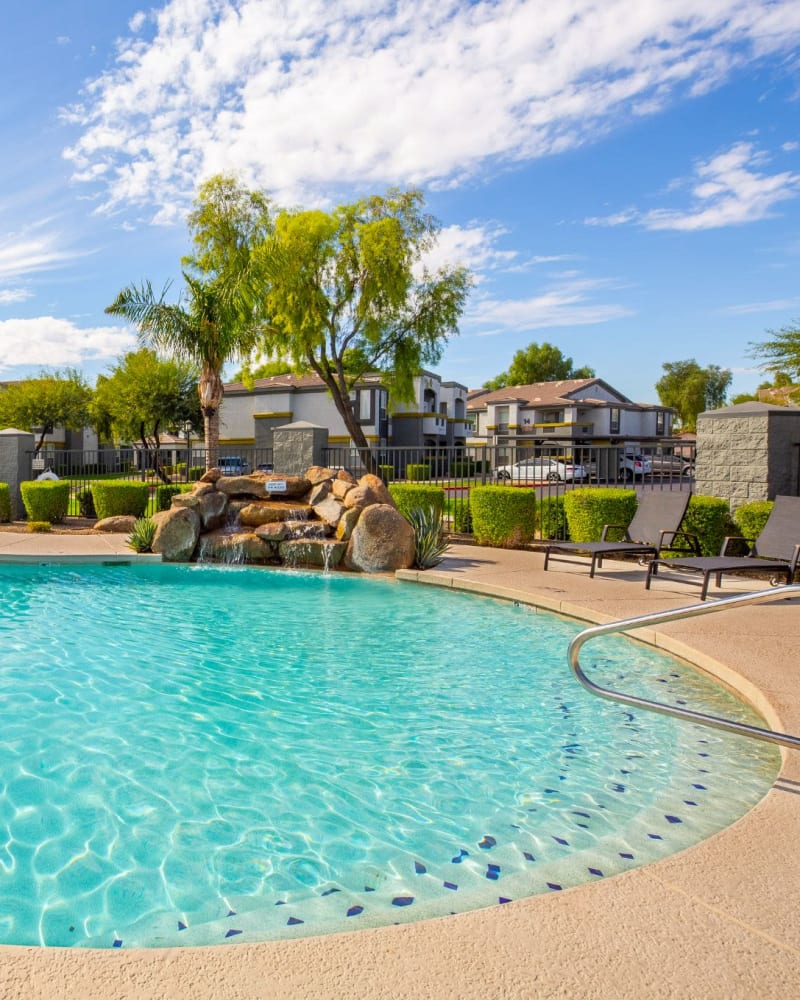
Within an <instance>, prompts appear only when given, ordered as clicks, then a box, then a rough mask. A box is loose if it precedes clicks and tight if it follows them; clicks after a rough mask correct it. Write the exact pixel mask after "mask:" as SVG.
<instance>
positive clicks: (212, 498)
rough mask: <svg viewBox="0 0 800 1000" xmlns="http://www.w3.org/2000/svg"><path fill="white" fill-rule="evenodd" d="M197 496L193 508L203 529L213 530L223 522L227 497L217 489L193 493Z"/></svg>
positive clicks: (226, 507)
mask: <svg viewBox="0 0 800 1000" xmlns="http://www.w3.org/2000/svg"><path fill="white" fill-rule="evenodd" d="M195 496H196V497H197V498H198V503H197V507H196V508H195V509H196V511H197V513H198V515H199V517H200V523H201V525H202V530H203V531H215V530H216V529H217V528H221V527H222V525H223V524H224V523H225V515H226V512H227V509H228V498H227V496H226V495H225V494H224V493H220V492H219V490H211V491H210V492H207V493H195Z"/></svg>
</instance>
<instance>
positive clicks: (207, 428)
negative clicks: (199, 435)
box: [197, 364, 225, 469]
mask: <svg viewBox="0 0 800 1000" xmlns="http://www.w3.org/2000/svg"><path fill="white" fill-rule="evenodd" d="M224 394H225V387H224V386H223V384H222V379H221V378H220V373H219V372H218V371H216V370H215V369H214V368H212V367H211V365H209V364H204V365H203V368H202V371H201V372H200V379H199V381H198V383H197V395H198V396H199V397H200V409H201V411H202V413H203V430H204V432H205V439H206V469H213V468H214V466H215V465H216V464H217V459H218V457H219V407H220V403H221V402H222V397H223V395H224Z"/></svg>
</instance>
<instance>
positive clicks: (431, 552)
mask: <svg viewBox="0 0 800 1000" xmlns="http://www.w3.org/2000/svg"><path fill="white" fill-rule="evenodd" d="M408 520H409V521H410V522H411V527H412V528H413V529H414V543H415V545H414V552H415V556H414V565H415V566H417V567H418V568H419V569H431V568H432V567H434V566H438V565H439V563H440V562H441V561H442V556H443V555H444V554H445V552H447V550H448V549H449V548H450V543H449V542H448V541H447V540H446V539H445V537H444V529H443V526H442V515H441V512H440V511H438V510H437V509H436V508H435V507H432V506H428V507H415V508H414V509H413V510H411V511H409V514H408Z"/></svg>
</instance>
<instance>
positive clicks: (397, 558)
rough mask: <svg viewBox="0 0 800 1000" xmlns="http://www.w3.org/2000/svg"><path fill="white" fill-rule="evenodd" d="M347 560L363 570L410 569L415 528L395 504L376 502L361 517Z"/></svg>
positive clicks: (378, 571) (387, 570)
mask: <svg viewBox="0 0 800 1000" xmlns="http://www.w3.org/2000/svg"><path fill="white" fill-rule="evenodd" d="M361 488H362V487H361V486H358V487H357V489H361ZM353 492H355V490H354V491H353ZM344 562H345V565H346V566H347V568H348V569H356V570H361V572H363V573H391V572H394V570H397V569H408V567H410V566H413V564H414V529H413V528H412V527H411V525H410V524H409V523H408V521H406V519H405V518H404V517H403V515H402V514H400V513H399V512H398V511H397V510H396V509H395V508H394V507H391V506H389V504H373V505H372V506H370V507H367V508H366V510H364V511H363V512H362V514H361V517H360V518H359V519H358V523H357V524H356V526H355V528H354V529H353V534H352V535H351V537H350V541H349V542H348V545H347V552H346V553H345V558H344Z"/></svg>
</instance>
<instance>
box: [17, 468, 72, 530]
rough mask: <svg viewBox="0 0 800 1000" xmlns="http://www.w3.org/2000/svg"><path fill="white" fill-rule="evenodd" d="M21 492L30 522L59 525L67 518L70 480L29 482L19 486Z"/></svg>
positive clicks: (35, 480)
mask: <svg viewBox="0 0 800 1000" xmlns="http://www.w3.org/2000/svg"><path fill="white" fill-rule="evenodd" d="M19 491H20V493H21V494H22V502H23V504H24V505H25V513H26V514H27V515H28V520H29V521H50V522H51V523H56V524H57V523H58V522H59V521H63V520H64V518H65V517H66V516H67V510H68V509H69V491H70V483H69V480H67V479H59V480H54V479H42V480H37V479H34V480H29V481H28V482H26V483H20V484H19Z"/></svg>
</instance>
